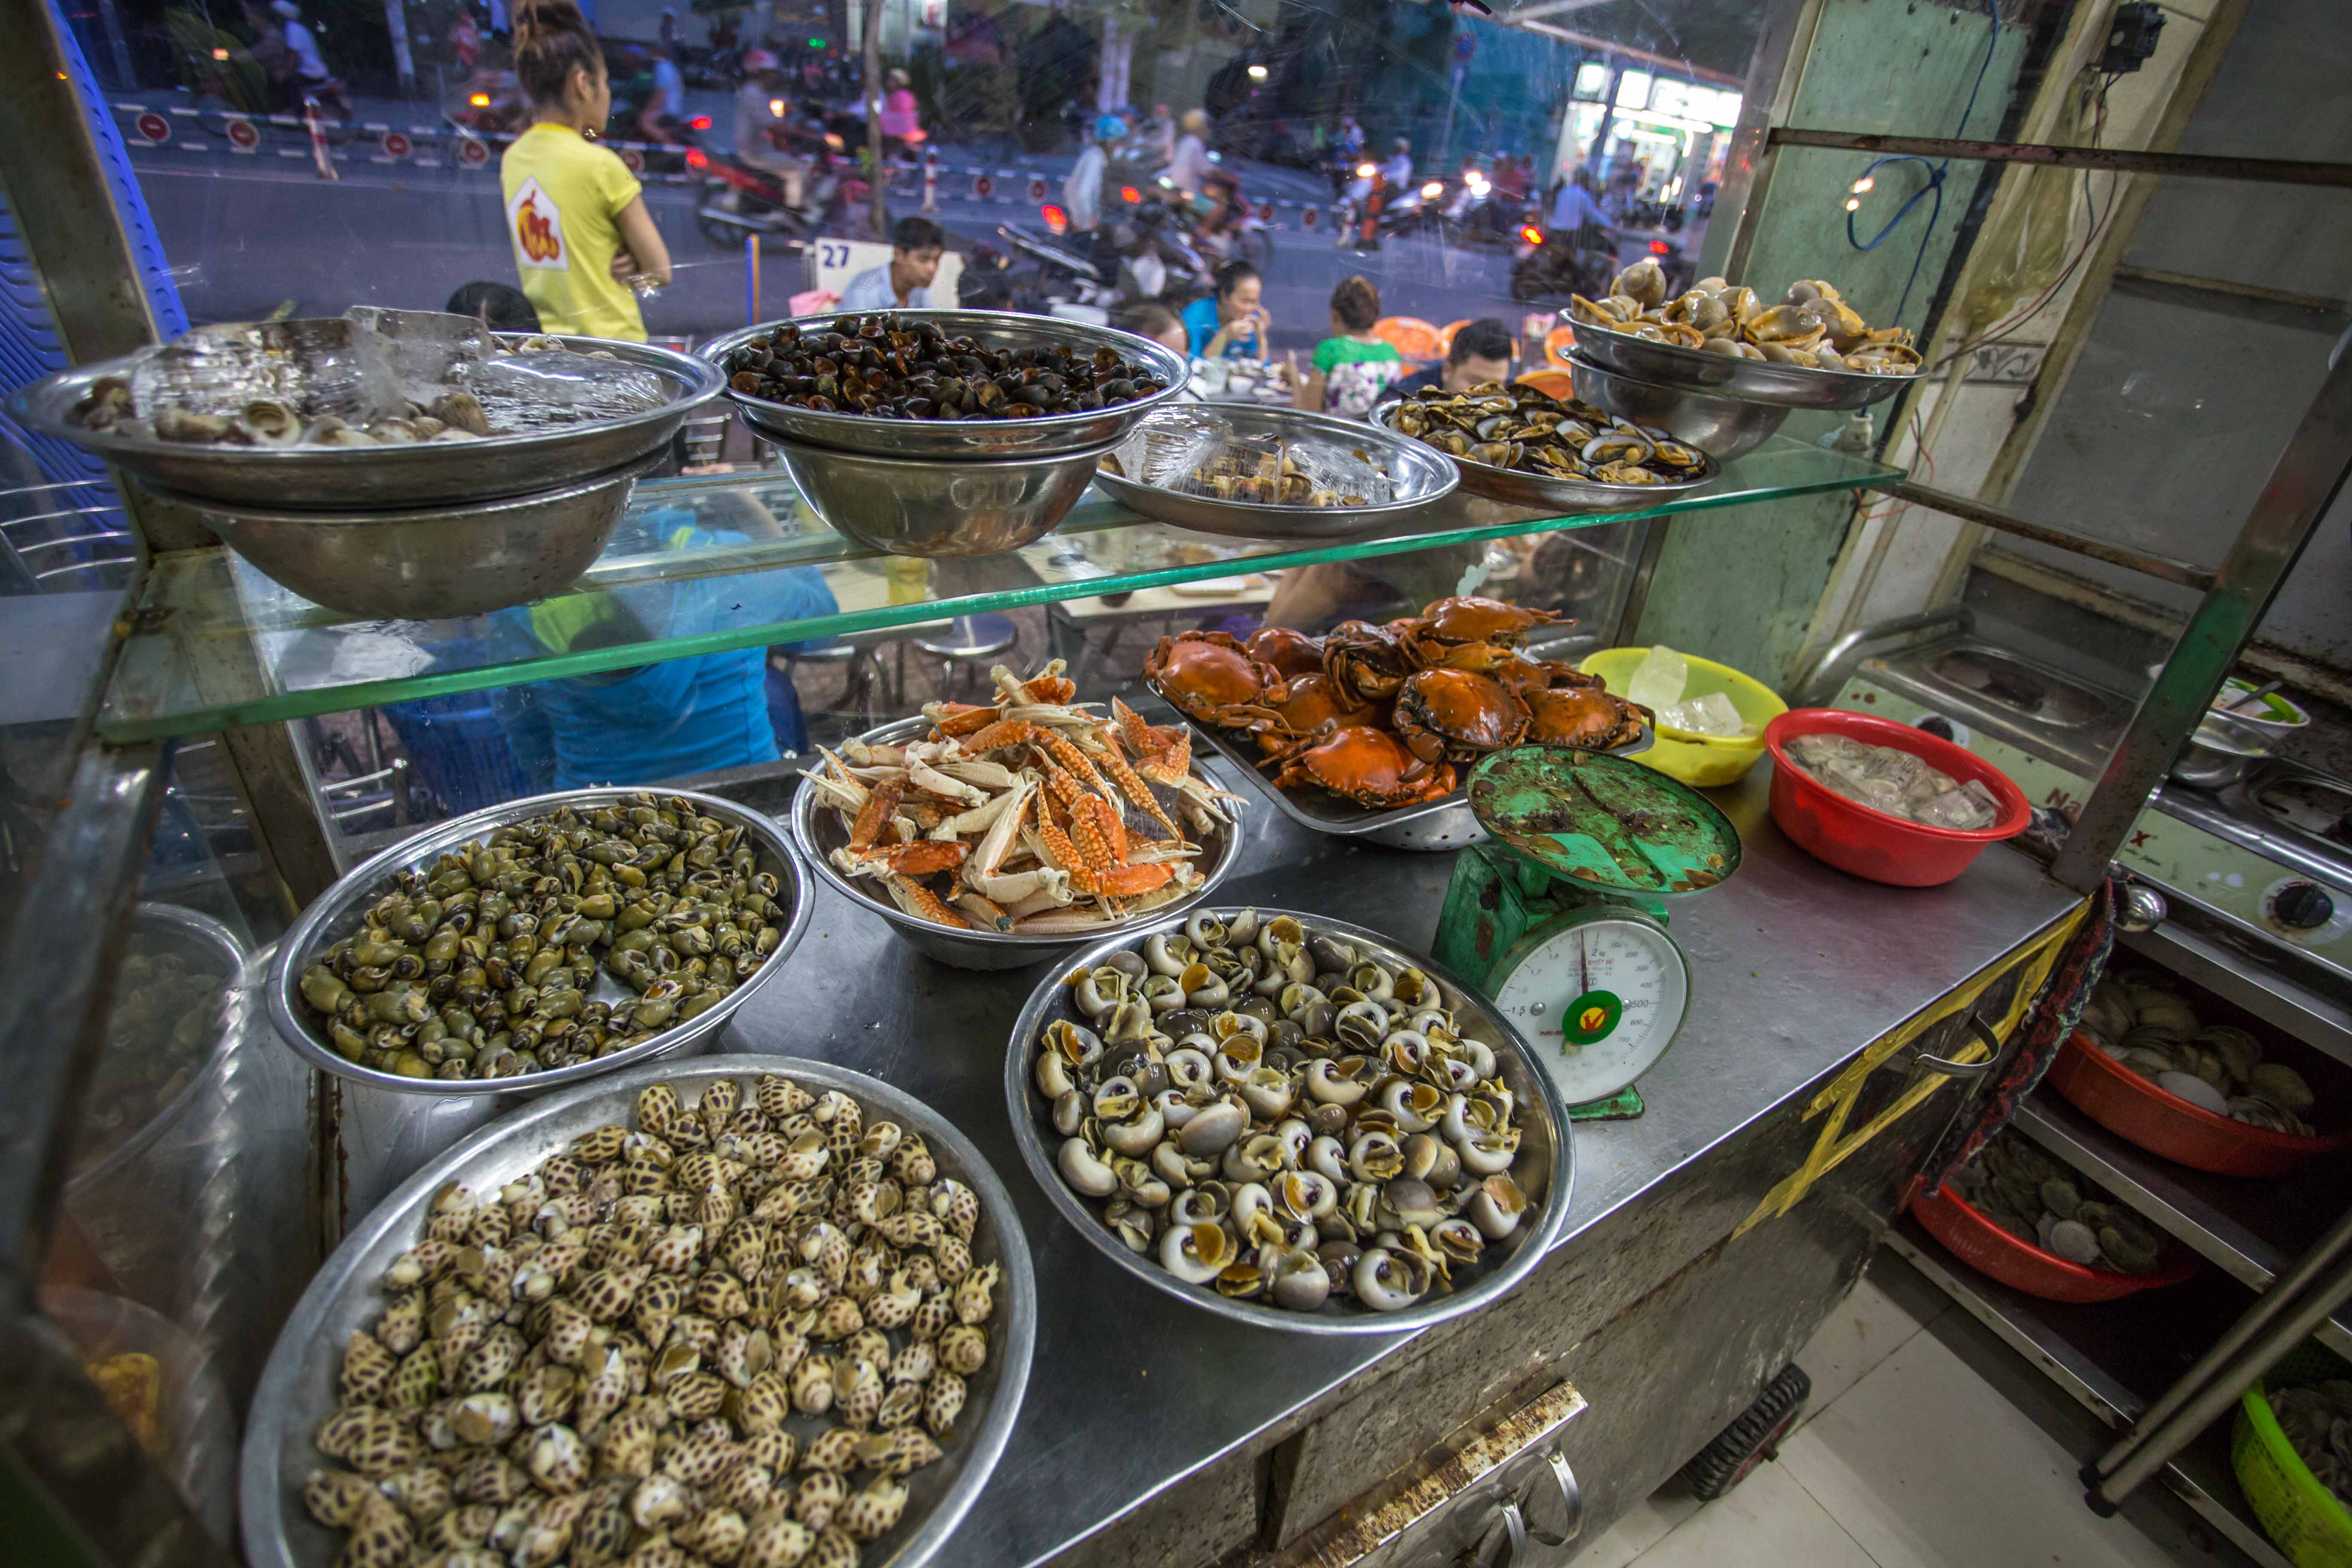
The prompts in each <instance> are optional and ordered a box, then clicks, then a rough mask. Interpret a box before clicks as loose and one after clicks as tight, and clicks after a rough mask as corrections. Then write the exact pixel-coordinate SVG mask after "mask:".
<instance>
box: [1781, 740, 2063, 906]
mask: <svg viewBox="0 0 2352 1568" xmlns="http://www.w3.org/2000/svg"><path fill="white" fill-rule="evenodd" d="M1825 733H1826V734H1840V735H1845V736H1849V737H1851V738H1852V739H1853V740H1856V741H1861V742H1864V743H1866V744H1868V745H1873V746H1893V747H1895V748H1896V749H1898V750H1901V751H1906V752H1911V753H1912V754H1913V755H1915V756H1916V757H1919V758H1921V759H1922V760H1923V761H1925V762H1926V763H1927V765H1928V766H1930V767H1933V768H1936V769H1938V770H1940V771H1941V772H1943V773H1949V774H1950V775H1951V776H1952V777H1953V778H1955V779H1957V780H1959V781H1960V782H1962V783H1966V782H1967V781H1969V779H1975V780H1978V781H1979V783H1981V784H1983V785H1984V786H1985V788H1987V789H1989V790H1990V791H1992V793H1993V795H1994V797H1995V798H1996V799H1998V800H1999V801H2000V820H1999V821H1998V822H1995V823H1994V824H1993V825H1992V826H1990V827H1983V828H1978V829H1976V830H1975V831H1973V832H1971V831H1967V830H1964V829H1961V828H1958V827H1932V826H1928V825H1927V824H1926V823H1923V822H1909V821H1906V820H1905V819H1904V818H1902V817H1899V816H1888V815H1887V814H1886V813H1885V812H1883V811H1879V810H1877V809H1875V808H1874V807H1872V806H1867V805H1863V804H1862V803H1861V802H1860V801H1853V800H1848V799H1847V798H1846V797H1845V796H1843V795H1840V794H1838V793H1837V792H1836V791H1835V790H1833V789H1831V788H1830V787H1829V786H1828V785H1826V784H1820V783H1817V782H1815V780H1814V779H1813V778H1812V776H1811V774H1809V773H1806V772H1805V771H1804V770H1803V769H1802V768H1800V767H1799V766H1797V764H1796V763H1792V762H1790V760H1789V753H1788V752H1787V751H1786V750H1784V747H1785V746H1786V745H1787V743H1788V742H1790V741H1793V740H1795V739H1796V738H1797V737H1798V736H1800V735H1818V734H1825ZM1764 744H1765V746H1766V747H1767V748H1768V749H1769V751H1770V752H1771V753H1772V795H1771V801H1772V820H1773V821H1775V822H1777V823H1779V824H1780V831H1781V832H1783V833H1785V834H1787V835H1788V836H1789V837H1790V838H1792V839H1794V840H1796V842H1797V844H1798V845H1799V846H1800V847H1802V848H1804V849H1805V850H1807V851H1808V852H1809V853H1811V854H1812V855H1814V856H1816V857H1818V858H1821V859H1823V860H1826V861H1828V862H1829V863H1830V864H1831V865H1832V866H1835V867H1836V868H1838V869H1839V870H1841V871H1851V872H1853V874H1854V875H1855V876H1857V877H1867V878H1869V879H1871V880H1872V881H1874V882H1887V883H1892V884H1893V885H1894V886H1895V887H1898V888H1932V887H1935V886H1937V884H1938V883H1942V882H1948V881H1950V880H1951V879H1953V878H1955V877H1957V876H1958V875H1959V874H1960V873H1961V872H1963V871H1965V870H1967V869H1968V868H1969V862H1971V861H1973V860H1974V859H1975V858H1977V856H1978V854H1979V852H1980V851H1981V850H1982V849H1983V848H1984V847H1985V846H1986V845H1988V844H1995V843H1999V842H2000V840H2001V839H2004V838H2011V837H2016V836H2017V835H2018V834H2020V833H2022V832H2024V831H2025V829H2026V826H2027V824H2029V823H2031V822H2032V820H2033V810H2032V807H2031V806H2030V805H2027V804H2026V800H2025V793H2024V792H2023V791H2022V790H2021V789H2019V788H2018V787H2017V785H2015V784H2012V783H2011V782H2010V778H2009V775H2008V774H2007V773H2002V772H2001V771H2000V769H1999V768H1997V767H1994V766H1993V765H1992V764H1991V763H1988V762H1986V761H1985V760H1984V759H1983V758H1982V757H1979V756H1978V755H1977V754H1976V753H1975V752H1971V751H1969V750H1967V749H1966V748H1964V747H1960V746H1956V745H1954V744H1952V742H1949V741H1946V740H1942V739H1939V738H1938V737H1937V736H1934V735H1930V734H1929V733H1927V731H1925V730H1915V729H1913V728H1912V727H1911V726H1910V725H1908V724H1897V723H1895V721H1893V720H1891V719H1880V718H1876V717H1874V716H1873V715H1871V714H1868V713H1848V712H1846V711H1845V710H1843V709H1837V708H1798V709H1792V710H1790V711H1789V712H1786V713H1783V714H1781V715H1780V717H1779V718H1777V719H1775V720H1773V721H1771V722H1770V723H1769V724H1767V725H1765V726H1764Z"/></svg>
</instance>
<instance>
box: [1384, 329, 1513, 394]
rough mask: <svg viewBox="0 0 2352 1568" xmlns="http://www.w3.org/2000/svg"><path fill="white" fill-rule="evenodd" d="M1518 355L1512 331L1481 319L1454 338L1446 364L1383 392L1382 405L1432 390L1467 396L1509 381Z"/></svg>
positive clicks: (1429, 369) (1407, 377)
mask: <svg viewBox="0 0 2352 1568" xmlns="http://www.w3.org/2000/svg"><path fill="white" fill-rule="evenodd" d="M1517 354H1518V345H1517V344H1516V343H1514V342H1511V332H1510V329H1509V328H1507V327H1506V326H1504V325H1503V323H1502V322H1500V321H1496V320H1495V318H1494V317H1492V316H1481V317H1480V318H1479V319H1478V320H1476V321H1471V322H1469V323H1467V324H1466V325H1465V326H1464V327H1463V328H1462V330H1461V331H1457V332H1455V333H1454V342H1453V344H1452V346H1450V347H1449V348H1447V349H1446V351H1445V361H1444V363H1442V364H1433V365H1431V366H1430V367H1429V368H1428V369H1427V370H1424V371H1423V372H1421V373H1420V374H1418V375H1409V376H1406V377H1405V378H1404V379H1403V380H1402V381H1394V382H1391V383H1390V384H1388V387H1387V388H1386V390H1384V391H1383V392H1381V402H1382V403H1387V402H1389V401H1390V400H1391V399H1393V398H1399V397H1410V396H1412V395H1413V394H1414V393H1416V392H1424V391H1429V390H1432V389H1434V390H1437V391H1440V392H1467V391H1469V390H1470V389H1471V388H1472V387H1474V386H1484V385H1485V384H1486V383H1488V382H1490V381H1508V380H1510V379H1511V368H1512V363H1513V362H1514V361H1515V360H1516V358H1517Z"/></svg>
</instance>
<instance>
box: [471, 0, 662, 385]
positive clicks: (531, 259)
mask: <svg viewBox="0 0 2352 1568" xmlns="http://www.w3.org/2000/svg"><path fill="white" fill-rule="evenodd" d="M514 65H515V75H516V77H517V78H518V79H520V82H521V84H522V88H523V90H524V91H525V92H527V93H529V94H530V100H531V104H532V113H533V115H534V121H533V123H532V125H531V127H530V130H528V131H526V132H523V133H522V134H521V135H520V136H519V137H517V138H515V142H514V144H513V145H512V146H510V147H509V148H508V149H507V152H506V157H505V158H504V159H503V160H502V161H501V162H500V163H499V184H500V186H501V187H502V188H503V189H504V191H505V194H506V214H507V237H508V239H509V241H511V242H512V243H513V245H514V253H515V269H516V270H517V271H518V272H520V273H521V274H522V291H523V293H524V294H525V295H527V296H528V297H529V298H530V302H531V304H532V305H533V306H534V307H536V308H537V309H538V311H539V319H540V321H541V324H542V325H543V326H544V327H545V328H546V330H547V331H551V332H576V333H580V334H582V335H583V336H587V337H597V338H628V339H631V340H633V341H635V342H644V341H645V337H646V321H645V318H644V317H643V316H642V315H640V314H638V312H637V300H636V296H635V294H634V293H633V292H631V290H630V285H629V282H628V280H629V279H637V280H638V281H639V282H640V283H641V284H642V283H643V282H645V281H646V280H648V279H649V280H651V281H652V282H653V283H654V284H656V285H660V284H666V283H667V282H668V281H669V276H670V274H669V247H667V246H665V245H664V244H662V237H661V232H660V230H658V229H656V228H655V227H654V220H653V215H652V214H651V213H649V212H647V211H646V203H645V197H644V196H643V195H641V194H640V190H641V187H640V186H639V185H638V184H637V181H636V177H635V175H633V174H630V173H629V170H628V166H627V165H626V164H625V163H622V162H621V160H620V159H619V158H618V157H616V156H615V155H614V153H613V152H612V151H611V150H610V149H609V148H604V147H598V146H594V145H592V144H591V143H590V142H588V140H587V135H588V133H589V132H595V131H601V130H602V129H603V128H604V121H605V119H606V117H607V116H609V115H610V114H611V113H612V111H613V89H612V84H611V81H610V80H609V79H607V77H606V76H605V74H604V51H603V50H602V49H601V48H599V47H597V45H596V35H595V34H594V33H593V32H592V31H590V30H589V26H588V24H587V22H586V21H585V20H584V19H583V17H582V16H581V15H580V7H579V5H577V4H576V3H575V0H522V3H521V4H520V5H516V6H515V8H514Z"/></svg>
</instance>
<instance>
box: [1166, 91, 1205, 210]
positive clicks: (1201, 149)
mask: <svg viewBox="0 0 2352 1568" xmlns="http://www.w3.org/2000/svg"><path fill="white" fill-rule="evenodd" d="M1168 177H1169V179H1171V180H1172V181H1173V182H1175V185H1176V188H1177V190H1179V191H1181V193H1183V194H1184V195H1188V196H1191V195H1198V194H1199V193H1200V192H1201V191H1202V188H1203V187H1205V186H1206V185H1207V184H1208V183H1209V116H1208V111H1207V110H1199V109H1188V110H1185V111H1184V134H1183V135H1182V136H1181V137H1180V138H1179V139H1178V140H1177V142H1176V153H1175V156H1174V157H1172V158H1171V159H1170V160H1169V161H1168Z"/></svg>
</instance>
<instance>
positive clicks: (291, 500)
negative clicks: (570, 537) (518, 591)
mask: <svg viewBox="0 0 2352 1568" xmlns="http://www.w3.org/2000/svg"><path fill="white" fill-rule="evenodd" d="M511 336H512V335H511V334H509V338H511ZM562 342H563V343H564V345H565V346H566V347H567V348H574V349H580V350H583V351H586V350H601V351H604V352H606V353H611V354H613V355H614V357H616V358H617V359H619V360H620V361H621V362H622V363H625V364H630V365H635V366H636V367H638V368H639V369H643V370H650V371H653V372H655V373H656V374H658V375H660V376H661V377H662V379H663V380H664V381H665V382H667V384H669V387H670V399H669V401H668V402H667V403H665V404H663V405H661V406H660V407H658V408H653V409H648V410H646V412H645V413H643V414H632V415H629V416H625V417H624V418H619V419H610V420H599V421H597V422H596V423H593V424H590V425H583V426H570V427H566V428H562V429H556V430H547V431H541V432H536V433H534V434H530V435H525V436H489V437H484V438H482V439H481V440H478V441H452V442H439V441H428V442H423V443H420V444H417V445H415V446H404V447H232V446H191V445H187V444H185V443H182V442H176V441H157V440H142V439H138V438H136V437H129V436H119V435H111V434H108V433H106V432H103V431H94V430H85V429H83V428H82V427H81V426H79V425H74V424H71V423H69V422H68V420H67V418H66V415H67V414H68V411H70V410H71V409H72V407H73V406H74V405H75V404H77V403H79V402H80V401H81V400H82V398H83V396H84V395H87V394H88V393H89V389H90V386H91V384H93V383H95V382H96V381H98V380H99V378H100V377H101V376H108V375H128V374H130V372H131V366H132V365H133V364H134V363H137V361H138V360H139V359H140V357H141V355H139V354H124V355H121V356H120V357H119V358H115V359H110V360H100V361H97V362H95V363H90V364H85V365H78V366H76V367H75V368H74V369H72V370H68V371H63V372H60V373H59V374H56V375H50V376H44V377H43V378H42V379H40V380H39V381H37V382H34V383H33V384H31V385H29V386H25V387H20V388H19V389H18V390H17V391H16V392H15V393H13V394H11V395H10V396H9V398H8V402H7V409H8V412H9V413H10V414H11V415H12V416H15V417H16V419H17V420H19V421H21V422H22V423H23V424H25V425H26V426H30V427H31V428H33V429H35V430H37V431H39V432H40V433H41V434H42V435H44V436H51V437H56V438H57V439H58V440H60V441H70V442H72V443H73V444H74V445H75V446H77V447H83V448H85V449H87V450H89V451H92V452H96V453H97V454H98V455H99V456H100V457H102V458H105V459H106V460H107V461H108V462H110V463H113V464H115V465H117V466H118V467H121V468H125V469H128V470H129V471H130V472H131V473H132V474H135V475H137V476H138V477H139V478H140V479H143V480H146V481H149V482H151V483H152V484H154V485H157V486H159V487H161V488H163V489H167V490H176V491H178V492H180V493H181V494H183V495H188V496H201V497H204V498H205V499H206V500H215V501H231V502H238V503H242V504H245V505H249V506H256V507H262V508H267V509H269V510H280V509H285V510H300V509H303V508H331V509H333V510H338V511H345V510H359V509H362V508H366V507H397V508H402V509H413V508H421V507H426V506H450V505H455V504H457V503H458V502H461V501H479V500H495V499H497V498H499V497H500V496H519V495H524V494H527V493H528V492H530V491H533V490H545V489H551V488H553V487H557V486H564V487H569V486H571V485H573V484H574V483H576V482H577V481H578V480H579V479H580V476H581V475H583V474H597V473H607V472H610V471H612V470H613V469H615V468H620V467H621V466H623V465H624V464H627V463H633V462H635V460H636V459H637V458H643V457H646V456H647V455H648V454H650V453H655V452H658V451H660V450H662V449H663V448H664V447H667V446H668V445H669V439H670V437H672V436H675V435H677V427H678V426H680V425H682V424H684V423H685V422H686V416H688V415H689V414H691V413H693V412H694V411H695V410H696V409H697V408H699V407H700V406H702V405H704V404H705V403H708V402H709V401H710V400H711V399H712V398H714V397H716V396H718V395H719V390H720V389H721V388H722V387H723V386H724V385H725V384H726V377H725V376H724V375H722V374H720V373H719V368H718V367H717V366H716V365H714V364H711V363H709V362H708V361H705V360H700V359H697V358H695V357H694V356H693V355H691V354H682V353H675V352H674V351H672V350H669V349H657V348H654V347H652V346H650V345H649V344H646V343H632V342H620V341H618V340H614V339H606V338H570V337H568V338H564V339H562ZM256 564H259V563H256ZM322 602H323V601H322ZM503 602H504V603H507V604H514V603H518V602H519V601H516V600H512V599H509V600H505V601H503Z"/></svg>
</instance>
